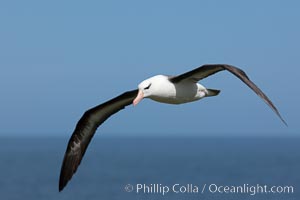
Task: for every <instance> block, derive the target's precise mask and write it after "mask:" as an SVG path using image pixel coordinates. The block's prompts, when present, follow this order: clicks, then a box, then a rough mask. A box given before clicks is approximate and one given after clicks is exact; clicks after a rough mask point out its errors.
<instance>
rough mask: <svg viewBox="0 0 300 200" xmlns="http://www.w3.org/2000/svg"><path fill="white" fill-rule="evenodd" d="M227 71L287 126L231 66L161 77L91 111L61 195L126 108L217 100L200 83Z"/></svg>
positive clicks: (75, 141)
mask: <svg viewBox="0 0 300 200" xmlns="http://www.w3.org/2000/svg"><path fill="white" fill-rule="evenodd" d="M223 70H227V71H229V72H231V73H232V74H233V75H235V76H236V77H238V78H239V79H240V80H241V81H243V82H244V83H245V84H246V85H248V87H250V88H251V89H252V90H253V91H254V92H255V93H256V94H257V95H258V96H259V97H261V98H262V99H263V100H264V101H265V102H266V104H267V105H268V106H269V107H270V108H271V109H272V110H273V111H274V112H275V113H276V115H277V116H278V117H279V118H280V119H281V121H282V122H283V123H284V124H285V125H287V123H286V122H285V121H284V119H283V118H282V117H281V115H280V113H279V111H278V110H277V108H276V107H275V106H274V104H273V103H272V102H271V100H270V99H269V98H268V97H267V96H266V95H265V94H264V93H263V92H262V91H261V90H260V89H259V88H258V87H257V86H256V85H255V84H254V83H253V82H252V81H251V80H250V79H249V78H248V76H247V75H246V73H245V72H244V71H242V70H241V69H239V68H237V67H234V66H232V65H227V64H208V65H202V66H200V67H198V68H196V69H194V70H191V71H189V72H186V73H184V74H181V75H178V76H164V75H157V76H153V77H151V78H149V79H146V80H144V81H142V82H141V83H140V84H139V85H138V89H136V90H131V91H127V92H125V93H123V94H121V95H119V96H117V97H115V98H113V99H111V100H109V101H107V102H105V103H103V104H100V105H98V106H96V107H94V108H91V109H89V110H87V111H86V112H85V113H84V114H83V116H82V117H81V119H80V120H79V121H78V123H77V125H76V128H75V130H74V132H73V134H72V136H71V138H70V140H69V143H68V146H67V149H66V152H65V155H64V159H63V163H62V167H61V172H60V180H59V191H61V190H62V189H63V188H64V187H65V186H66V184H67V183H68V181H69V180H70V179H71V178H72V176H73V174H74V173H75V172H76V170H77V168H78V166H79V164H80V162H81V160H82V157H83V156H84V153H85V151H86V149H87V147H88V145H89V143H90V141H91V139H92V137H93V136H94V134H95V132H96V129H97V128H98V127H99V126H100V125H101V124H102V123H103V122H104V121H105V120H106V119H108V118H109V117H110V116H111V115H113V114H115V113H117V112H118V111H120V110H122V109H124V108H125V107H126V106H128V105H130V104H133V105H137V104H138V103H139V102H140V101H141V100H142V99H143V98H150V99H152V100H154V101H158V102H161V103H168V104H182V103H188V102H192V101H197V100H199V99H202V98H204V97H211V96H216V95H218V94H219V93H220V90H215V89H207V88H205V87H204V86H203V85H201V84H199V83H198V81H200V80H201V79H204V78H206V77H208V76H210V75H213V74H215V73H217V72H220V71H223Z"/></svg>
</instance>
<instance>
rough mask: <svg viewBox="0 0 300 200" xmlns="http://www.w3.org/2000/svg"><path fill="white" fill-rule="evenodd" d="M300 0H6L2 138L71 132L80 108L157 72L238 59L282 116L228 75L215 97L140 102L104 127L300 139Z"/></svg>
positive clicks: (0, 80) (216, 80) (210, 83)
mask: <svg viewBox="0 0 300 200" xmlns="http://www.w3.org/2000/svg"><path fill="white" fill-rule="evenodd" d="M299 9H300V3H299V1H258V0H257V1H247V2H245V1H57V0H56V1H31V0H29V1H1V2H0V24H1V28H0V69H1V72H0V92H1V94H0V96H1V100H0V101H1V104H0V120H1V125H0V135H13V136H24V135H38V136H46V135H55V136H56V135H62V136H69V135H71V133H72V131H73V129H74V127H75V124H76V122H77V121H78V119H79V118H80V117H81V115H82V113H83V112H84V111H85V110H86V109H88V108H90V107H93V106H95V105H97V104H100V103H102V102H104V101H107V100H109V99H110V98H113V97H115V96H116V95H119V94H121V93H122V92H124V91H126V90H131V89H135V88H136V87H137V85H138V83H139V82H141V81H142V80H144V79H146V78H148V77H150V76H153V75H156V74H168V75H176V74H180V73H183V72H186V71H188V70H191V69H193V68H195V67H198V66H200V65H202V64H205V63H227V64H232V65H235V66H238V67H240V68H242V69H243V70H244V71H246V72H247V74H248V75H249V77H250V78H251V79H252V80H253V81H254V82H255V83H256V84H257V85H258V86H259V87H260V88H261V89H262V90H263V91H264V92H265V93H266V94H267V95H268V96H269V97H270V99H272V101H273V102H274V103H275V105H276V106H277V107H278V109H279V110H280V112H281V114H282V116H283V117H284V118H285V119H286V121H287V122H288V124H289V126H288V127H285V126H284V124H283V123H281V121H280V120H279V119H278V118H277V117H276V115H275V114H274V113H273V112H272V111H271V109H269V108H268V107H267V106H266V104H264V102H263V101H261V100H260V99H259V98H258V97H257V96H256V95H255V94H254V93H253V92H252V91H250V90H249V89H248V88H247V87H246V86H245V85H244V84H243V83H242V82H240V80H238V79H236V78H235V77H233V76H232V75H231V74H229V73H227V72H222V73H219V74H216V75H214V76H211V77H209V78H208V79H206V80H204V81H203V82H201V83H202V84H203V85H205V86H207V87H208V88H216V89H221V91H222V92H221V94H220V95H219V96H217V97H215V98H207V99H204V100H202V101H198V102H194V103H190V104H185V105H179V106H174V105H165V104H158V103H156V102H152V101H150V100H144V101H143V102H142V103H141V104H139V105H138V106H137V107H135V108H133V107H132V106H130V107H128V108H127V109H126V110H124V111H121V112H120V113H118V114H117V115H115V116H113V117H112V118H110V119H109V120H108V121H107V122H106V123H105V124H104V125H103V126H101V127H100V128H99V129H98V133H102V134H105V135H108V134H110V135H116V136H119V135H122V136H127V135H140V136H149V135H161V136H170V137H171V136H183V135H187V136H192V135H197V136H207V135H212V136H224V137H226V136H227V135H240V136H250V135H261V136H270V137H272V136H278V135H280V136H282V135H284V136H285V135H288V136H297V135H298V134H299V130H300V125H299V114H298V113H299V103H298V102H300V98H299V97H300V95H299V83H298V80H299V71H300V70H299V69H300V68H299V57H300V39H299V35H300V26H299V19H300V12H299Z"/></svg>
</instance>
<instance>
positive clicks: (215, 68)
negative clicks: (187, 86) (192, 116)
mask: <svg viewBox="0 0 300 200" xmlns="http://www.w3.org/2000/svg"><path fill="white" fill-rule="evenodd" d="M223 70H227V71H229V72H231V73H232V74H233V75H235V76H236V77H238V78H239V79H240V80H241V81H243V82H244V83H245V84H246V85H248V87H250V88H251V89H252V90H253V91H254V92H255V93H256V94H257V95H258V96H259V97H260V98H262V99H263V100H264V101H265V102H266V103H267V104H268V106H269V107H270V108H271V109H272V110H273V111H274V112H275V113H276V115H277V116H278V117H279V118H280V119H281V121H282V122H283V123H284V124H285V125H287V123H286V122H285V121H284V119H283V118H282V117H281V115H280V113H279V111H278V110H277V108H276V107H275V105H274V104H273V103H272V101H271V100H270V99H269V98H268V97H267V95H265V94H264V93H263V91H261V90H260V89H259V88H258V87H257V86H256V85H255V84H254V83H253V82H252V81H251V80H250V79H249V77H248V76H247V75H246V73H245V72H244V71H243V70H241V69H239V68H237V67H234V66H232V65H226V64H209V65H202V66H201V67H198V68H196V69H194V70H191V71H189V72H186V73H184V74H181V75H178V76H175V77H171V78H170V81H171V82H172V83H178V82H180V81H183V80H191V81H193V82H198V81H199V80H201V79H204V78H206V77H208V76H210V75H213V74H215V73H217V72H220V71H223Z"/></svg>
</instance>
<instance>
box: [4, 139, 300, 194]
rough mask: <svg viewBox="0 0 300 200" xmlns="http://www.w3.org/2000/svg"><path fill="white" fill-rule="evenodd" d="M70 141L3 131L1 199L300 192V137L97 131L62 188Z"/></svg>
mask: <svg viewBox="0 0 300 200" xmlns="http://www.w3.org/2000/svg"><path fill="white" fill-rule="evenodd" d="M67 142H68V138H64V137H61V138H59V137H57V138H38V137H33V136H31V137H29V138H5V137H2V138H0V199H1V200H2V199H3V200H10V199H11V200H13V199H16V200H17V199H22V200H24V199H28V200H43V199H55V200H64V199H72V200H77V199H78V200H79V199H80V200H83V199H84V200H85V199H88V200H90V199H91V200H93V199H95V200H102V199H103V200H110V199H120V200H127V199H128V200H135V199H138V200H143V199H158V200H160V199H162V200H171V199H172V200H176V199H191V200H194V199H253V200H256V199H261V200H266V199H278V200H279V199H284V200H289V199H295V200H296V199H297V200H298V199H300V172H299V171H300V145H299V144H300V139H299V138H234V137H230V138H218V137H216V138H201V137H199V138H197V137H196V138H172V139H171V138H161V137H157V138H135V137H128V138H125V137H120V138H118V137H114V138H104V137H97V138H95V140H93V141H92V142H91V144H90V147H89V148H88V150H87V152H86V155H85V157H84V159H83V161H82V163H81V165H80V167H79V169H78V171H77V173H76V174H75V176H74V177H73V179H72V180H71V181H70V182H69V184H68V185H67V186H66V188H65V189H64V190H63V191H62V192H58V178H59V173H60V167H61V162H62V159H63V156H64V152H65V148H66V144H67ZM273 186H275V187H273ZM286 186H289V191H288V190H287V189H285V187H286ZM271 187H273V190H276V191H277V192H276V193H274V192H271V191H270V188H271ZM237 188H238V189H237ZM262 188H266V189H267V191H264V190H263V189H262ZM286 188H287V187H286ZM167 190H168V191H167Z"/></svg>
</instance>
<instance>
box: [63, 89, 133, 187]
mask: <svg viewBox="0 0 300 200" xmlns="http://www.w3.org/2000/svg"><path fill="white" fill-rule="evenodd" d="M137 93H138V90H132V91H128V92H125V93H123V94H121V95H120V96H117V97H115V98H113V99H111V100H109V101H107V102H105V103H103V104H101V105H98V106H96V107H94V108H91V109H90V110H88V111H86V112H85V113H84V115H83V116H82V117H81V119H80V120H79V121H78V123H77V125H76V128H75V130H74V132H73V134H72V136H71V138H70V140H69V143H68V147H67V150H66V153H65V156H64V160H63V163H62V167H61V171H60V179H59V191H61V190H62V189H63V188H64V187H65V186H66V184H67V183H68V181H69V180H70V179H71V178H72V176H73V174H74V173H75V172H76V170H77V168H78V166H79V164H80V162H81V159H82V157H83V156H84V153H85V151H86V149H87V147H88V145H89V143H90V141H91V139H92V137H93V136H94V134H95V131H96V130H97V128H98V127H99V126H100V125H101V124H102V123H103V122H104V121H105V120H106V119H108V118H109V117H110V116H111V115H113V114H115V113H116V112H118V111H120V110H122V109H124V108H125V106H127V105H129V104H131V103H132V101H133V99H134V98H135V97H136V95H137Z"/></svg>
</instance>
